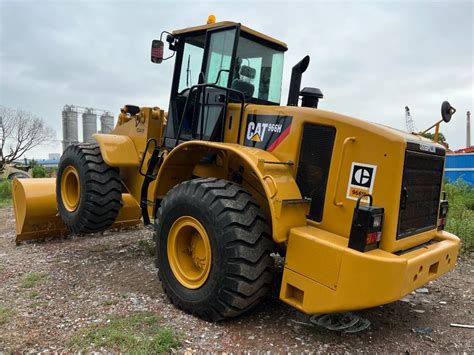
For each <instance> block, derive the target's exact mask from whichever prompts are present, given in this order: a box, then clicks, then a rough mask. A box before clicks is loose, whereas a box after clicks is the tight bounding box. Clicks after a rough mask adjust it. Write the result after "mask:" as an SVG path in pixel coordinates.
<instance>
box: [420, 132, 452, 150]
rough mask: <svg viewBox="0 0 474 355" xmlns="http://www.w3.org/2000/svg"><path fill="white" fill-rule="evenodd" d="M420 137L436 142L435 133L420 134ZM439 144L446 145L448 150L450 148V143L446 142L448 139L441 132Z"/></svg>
mask: <svg viewBox="0 0 474 355" xmlns="http://www.w3.org/2000/svg"><path fill="white" fill-rule="evenodd" d="M420 135H421V136H423V137H425V138H428V139H431V140H432V141H433V140H434V133H430V132H426V133H420ZM438 143H439V144H442V145H444V146H445V147H446V148H449V144H448V142H446V137H445V136H444V134H443V133H441V132H439V134H438Z"/></svg>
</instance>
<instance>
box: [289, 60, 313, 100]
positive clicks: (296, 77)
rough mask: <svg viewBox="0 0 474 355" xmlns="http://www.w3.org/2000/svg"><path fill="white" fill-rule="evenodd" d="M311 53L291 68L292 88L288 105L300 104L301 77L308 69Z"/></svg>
mask: <svg viewBox="0 0 474 355" xmlns="http://www.w3.org/2000/svg"><path fill="white" fill-rule="evenodd" d="M308 65H309V55H307V56H306V57H304V58H303V59H302V60H301V61H299V62H298V63H297V64H296V65H295V66H294V67H293V69H291V80H290V90H289V91H288V103H287V106H298V99H299V96H300V87H301V77H302V75H303V73H304V72H305V71H306V69H308Z"/></svg>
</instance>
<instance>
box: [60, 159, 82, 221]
mask: <svg viewBox="0 0 474 355" xmlns="http://www.w3.org/2000/svg"><path fill="white" fill-rule="evenodd" d="M61 199H62V202H63V205H64V208H66V210H67V211H69V212H74V211H75V210H76V209H77V207H78V206H79V201H80V199H81V185H80V183H79V173H78V172H77V170H76V168H75V167H73V166H72V165H69V166H67V167H66V169H64V171H63V174H62V176H61Z"/></svg>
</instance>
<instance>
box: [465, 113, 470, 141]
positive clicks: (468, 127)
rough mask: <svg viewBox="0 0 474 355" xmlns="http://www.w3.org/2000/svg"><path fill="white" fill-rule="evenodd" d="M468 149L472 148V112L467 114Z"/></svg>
mask: <svg viewBox="0 0 474 355" xmlns="http://www.w3.org/2000/svg"><path fill="white" fill-rule="evenodd" d="M466 148H471V111H467V114H466Z"/></svg>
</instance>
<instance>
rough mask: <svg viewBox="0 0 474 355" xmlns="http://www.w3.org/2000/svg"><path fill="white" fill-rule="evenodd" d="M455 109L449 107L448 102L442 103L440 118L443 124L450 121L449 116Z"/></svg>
mask: <svg viewBox="0 0 474 355" xmlns="http://www.w3.org/2000/svg"><path fill="white" fill-rule="evenodd" d="M455 112H456V109H455V108H454V107H453V106H451V105H450V103H449V102H448V101H444V102H443V104H442V105H441V118H442V119H443V121H444V122H449V121H451V116H452V115H454V113H455Z"/></svg>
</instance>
